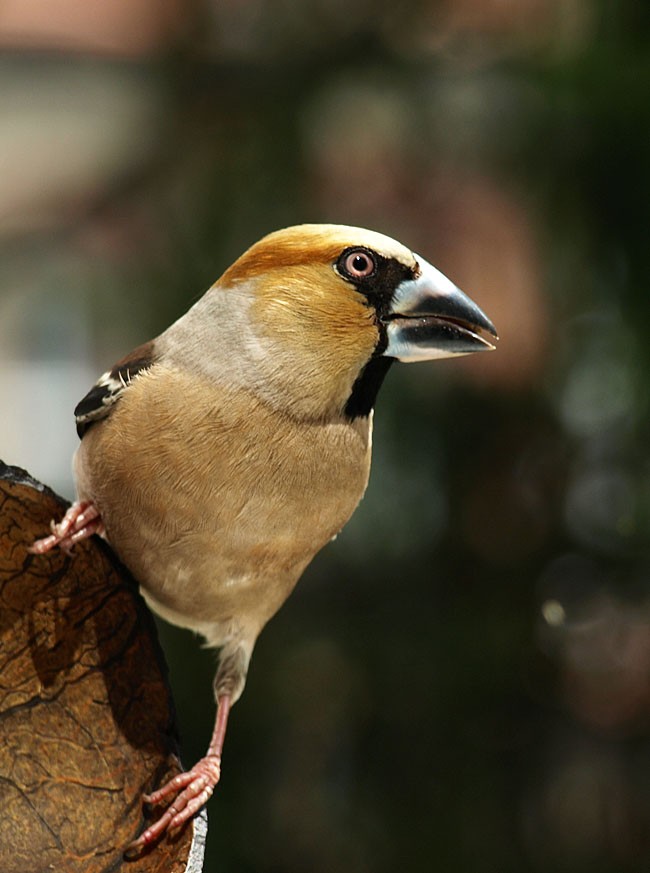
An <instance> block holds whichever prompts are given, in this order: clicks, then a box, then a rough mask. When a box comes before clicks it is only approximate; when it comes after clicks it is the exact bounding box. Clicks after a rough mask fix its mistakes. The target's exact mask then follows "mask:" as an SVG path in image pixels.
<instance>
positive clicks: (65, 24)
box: [0, 0, 650, 873]
mask: <svg viewBox="0 0 650 873" xmlns="http://www.w3.org/2000/svg"><path fill="white" fill-rule="evenodd" d="M649 25H650V5H648V4H647V3H642V2H641V3H640V2H634V0H619V2H607V0H404V2H401V3H396V2H385V0H381V2H371V0H330V2H326V0H302V2H299V0H284V2H281V0H221V2H218V0H193V2H182V0H131V2H127V0H112V2H100V0H59V2H56V3H52V2H45V0H22V2H18V0H13V2H6V3H4V4H2V5H1V6H0V166H1V167H2V172H1V173H0V255H1V257H0V404H1V405H0V408H1V409H2V415H1V416H0V456H2V457H3V459H4V460H5V461H7V462H8V463H14V464H19V465H21V466H24V467H27V468H28V469H29V470H30V472H31V473H33V474H34V475H36V476H38V477H39V478H41V479H43V480H44V481H46V482H47V483H48V484H50V485H52V486H54V487H56V488H57V489H58V490H60V491H61V492H63V493H64V494H65V495H66V496H68V497H72V495H73V486H72V481H71V478H70V472H69V462H70V456H71V454H72V452H73V450H74V448H75V445H76V437H75V434H74V426H73V421H72V409H73V408H74V406H75V404H76V402H77V401H78V400H79V399H80V398H81V396H83V394H84V393H85V392H86V390H87V389H88V388H89V387H90V385H91V384H92V383H93V382H94V380H95V378H96V377H97V376H98V375H99V374H100V373H101V372H103V371H104V370H105V369H106V368H107V367H108V366H109V365H111V364H112V363H113V362H114V361H115V360H117V359H118V358H119V357H121V356H122V355H123V354H124V353H125V352H127V351H128V350H129V349H130V348H132V347H134V346H135V345H136V344H138V343H139V342H141V341H144V340H146V339H149V338H150V337H152V336H154V335H155V334H157V333H158V332H160V331H161V330H162V329H163V328H164V327H166V326H167V325H168V324H169V323H170V322H171V321H172V320H173V319H175V318H176V317H178V316H179V315H180V314H181V313H182V312H183V311H185V310H186V309H187V308H188V306H189V305H190V303H192V302H193V301H194V300H195V299H196V297H197V296H198V295H199V294H200V293H201V292H202V291H203V290H205V289H206V288H207V287H208V286H209V285H210V284H211V283H212V282H213V281H214V280H215V279H216V278H217V277H218V275H219V274H220V273H221V271H222V270H223V269H224V268H225V267H226V266H227V265H228V264H229V263H231V262H232V260H234V258H235V257H237V256H238V255H239V254H240V253H241V252H242V251H243V250H244V248H246V247H247V246H248V245H249V244H251V243H252V242H254V241H255V240H256V239H257V238H259V237H260V236H261V235H263V234H264V233H266V232H268V231H270V230H273V229H275V228H278V227H281V226H284V225H287V224H294V223H298V222H301V221H333V222H341V223H346V224H359V225H362V226H368V227H372V228H374V229H376V230H380V231H383V232H385V233H388V234H390V235H392V236H394V237H396V238H398V239H400V240H401V241H402V242H404V243H406V244H407V245H409V246H410V247H412V248H413V249H415V250H416V251H418V252H420V253H421V254H422V255H423V256H424V257H426V258H427V259H429V260H431V261H433V262H434V263H435V264H436V265H437V266H438V267H439V268H440V269H441V270H443V272H445V273H446V274H447V275H449V276H450V278H452V279H453V280H454V281H455V282H456V283H457V284H458V285H460V287H461V288H463V290H465V291H466V292H467V293H468V294H470V296H471V297H472V298H473V299H475V300H476V301H477V302H478V303H479V304H480V305H481V306H482V308H483V309H484V310H485V311H486V312H487V313H488V314H489V315H490V317H491V318H492V319H493V320H494V322H495V323H496V325H497V327H498V328H499V332H500V335H501V341H500V344H499V348H498V351H497V352H496V353H494V354H492V355H481V356H476V357H474V358H467V359H462V360H456V361H448V362H442V363H433V364H423V365H419V366H417V367H409V366H398V367H396V368H394V370H393V371H392V372H391V374H390V376H389V378H388V380H387V384H386V385H385V387H384V389H383V390H382V393H381V395H380V398H379V403H378V408H377V411H376V416H375V423H376V429H375V456H374V467H373V473H372V477H371V484H370V487H369V490H368V493H367V495H366V497H365V499H364V501H363V502H362V504H361V506H360V508H359V510H358V511H357V513H356V515H355V517H354V518H353V520H352V522H351V523H350V524H349V526H348V527H347V528H346V529H345V531H344V532H343V533H342V534H341V535H340V536H339V538H338V539H337V541H336V542H335V543H333V544H332V545H330V546H328V547H327V548H326V549H325V550H324V552H323V553H322V554H320V555H319V556H318V557H317V558H316V560H315V561H314V563H313V565H312V566H311V567H310V568H309V570H308V571H307V573H306V574H305V576H304V578H303V580H302V582H301V584H300V585H299V587H298V589H297V590H296V592H295V594H294V595H293V596H292V598H291V599H290V600H289V602H288V603H287V604H286V606H285V607H284V608H283V610H282V611H281V612H280V614H279V615H278V616H277V617H276V618H275V619H274V620H273V621H272V622H271V624H270V625H269V627H268V628H267V629H266V630H265V631H264V633H263V634H262V636H261V638H260V640H259V642H258V646H257V648H256V651H255V654H254V657H253V662H252V667H251V672H250V674H249V682H248V687H247V690H246V693H245V695H244V697H243V698H242V700H241V702H240V703H239V704H238V705H237V707H236V709H235V710H234V712H233V716H232V720H231V727H230V733H229V736H228V738H227V742H226V750H225V758H224V767H223V781H222V783H221V785H220V786H219V788H218V790H217V791H216V793H215V796H214V798H213V799H212V801H211V802H210V805H209V821H210V826H209V838H208V852H207V858H206V863H205V870H206V871H207V873H234V871H251V873H252V871H255V873H267V871H268V873H271V871H274V873H275V871H287V873H293V871H296V873H297V871H315V873H321V871H323V873H324V871H328V873H329V871H341V873H348V871H350V873H352V871H354V873H366V871H373V873H374V871H377V873H382V871H389V870H390V871H393V870H400V871H433V870H436V871H437V870H441V871H445V873H456V871H458V873H461V871H462V873H509V871H512V873H527V871H540V873H547V871H549V873H550V871H553V873H556V871H560V873H562V871H570V873H581V871H589V873H628V871H645V870H648V869H650V732H649V724H650V596H649V593H650V592H649V588H650V585H649V578H650V577H649V572H648V571H649V560H648V557H649V556H648V532H649V528H650V465H649V463H648V453H647V448H646V446H647V443H648V433H649V427H650V412H649V408H648V399H647V397H648V392H647V387H646V386H647V381H648V372H649V366H650V352H649V348H650V347H649V345H648V341H647V323H648V319H649V316H650V294H649V293H648V288H649V285H650V281H649V280H650V276H649V271H650V257H649V242H648V238H649V220H648V219H649V209H648V203H649V201H650V179H649V170H650V99H649V95H650V26H649ZM161 637H162V640H163V644H164V646H165V649H166V652H167V655H168V659H169V663H170V669H171V678H172V683H173V687H174V693H175V698H176V704H177V707H178V711H179V722H180V727H181V732H182V740H183V750H184V760H185V763H186V765H190V764H191V763H193V762H194V760H196V759H197V758H198V757H200V756H201V755H202V754H203V752H204V749H205V746H206V744H207V741H208V739H209V734H210V728H211V722H212V717H213V703H212V699H211V680H212V675H213V669H214V655H213V653H210V652H206V651H203V650H201V649H200V647H199V645H198V641H197V640H195V639H193V638H192V636H191V635H190V634H188V633H185V632H181V631H177V630H174V629H171V628H168V627H163V626H161Z"/></svg>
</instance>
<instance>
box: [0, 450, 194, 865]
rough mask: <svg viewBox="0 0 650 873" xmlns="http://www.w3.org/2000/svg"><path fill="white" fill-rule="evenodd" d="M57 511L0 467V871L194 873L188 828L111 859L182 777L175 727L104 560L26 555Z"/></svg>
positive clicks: (135, 609)
mask: <svg viewBox="0 0 650 873" xmlns="http://www.w3.org/2000/svg"><path fill="white" fill-rule="evenodd" d="M65 508H66V505H65V503H64V502H63V501H62V500H61V499H60V498H58V497H57V496H56V495H55V494H53V493H52V492H51V491H49V490H48V489H46V488H44V487H43V486H41V485H39V484H38V483H36V482H34V481H33V480H31V479H30V478H29V477H28V476H27V474H25V473H24V472H23V471H22V470H19V469H17V468H14V467H6V466H5V465H3V464H1V463H0V808H1V809H2V815H0V870H2V873H14V871H15V873H18V871H20V873H40V871H52V870H56V871H66V873H67V871H70V873H76V871H79V873H82V871H83V873H94V871H112V873H114V871H122V870H125V871H126V870H129V871H133V873H140V871H143V873H144V871H147V873H150V871H151V873H153V871H156V873H157V871H160V873H162V871H165V873H177V871H185V870H187V869H188V860H189V858H190V855H191V854H192V855H193V860H192V862H191V863H190V864H189V866H190V867H191V869H193V870H200V866H201V863H200V857H198V858H197V846H196V845H195V846H194V849H193V850H192V849H191V844H192V837H193V831H194V825H193V824H192V823H191V824H190V825H189V826H188V827H186V828H185V829H184V830H183V831H181V833H180V834H178V835H176V837H175V838H174V839H165V840H164V841H162V842H161V843H160V844H159V845H158V846H156V847H155V848H154V849H153V850H152V851H150V852H149V853H148V854H146V855H145V856H143V857H141V858H139V859H137V860H135V861H129V862H127V861H124V860H123V859H122V851H123V849H124V847H125V846H126V845H127V844H128V843H129V842H130V841H131V840H132V839H133V838H134V837H136V836H137V835H138V834H139V833H140V831H141V830H142V828H143V827H144V825H145V819H144V817H143V807H142V800H141V795H142V792H143V791H150V790H152V789H153V788H155V787H157V786H158V785H160V784H161V783H162V782H164V781H166V780H167V779H168V778H169V777H170V776H171V775H173V774H174V773H176V772H178V771H179V770H180V769H181V768H180V764H179V760H178V749H177V742H176V735H175V728H174V713H173V707H172V702H171V696H170V691H169V688H168V685H167V680H166V667H165V664H164V661H163V658H162V653H161V651H160V648H159V646H158V641H157V636H156V631H155V627H154V624H153V621H152V618H151V615H150V614H149V612H148V610H147V608H146V606H145V605H144V603H143V601H142V600H141V598H140V596H139V594H138V593H137V589H136V586H135V585H134V583H133V581H132V580H131V578H130V577H129V575H128V573H127V572H126V571H125V570H124V568H122V567H121V566H120V564H119V563H118V562H117V560H116V558H115V557H114V556H113V555H112V553H111V551H110V549H109V548H108V547H106V546H105V545H104V543H102V542H101V541H100V540H99V539H98V538H97V537H93V539H92V540H90V541H86V542H84V543H81V544H79V545H77V546H76V547H75V550H74V555H73V556H72V557H69V556H67V555H65V554H64V553H63V552H61V551H59V550H57V551H55V552H53V553H51V554H48V555H44V556H35V555H30V554H29V553H28V552H27V547H28V546H29V545H30V543H32V542H33V541H34V539H36V538H37V537H39V536H43V535H44V534H45V533H46V532H47V530H48V525H49V522H50V519H51V518H53V517H56V518H60V517H61V515H62V514H63V512H64V510H65ZM199 829H201V824H199ZM198 855H199V856H200V848H199V849H198Z"/></svg>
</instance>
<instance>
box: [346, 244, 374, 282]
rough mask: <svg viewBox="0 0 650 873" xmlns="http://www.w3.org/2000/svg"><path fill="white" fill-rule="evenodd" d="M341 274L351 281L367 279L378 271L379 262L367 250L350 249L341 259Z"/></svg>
mask: <svg viewBox="0 0 650 873" xmlns="http://www.w3.org/2000/svg"><path fill="white" fill-rule="evenodd" d="M338 267H339V272H341V273H342V274H343V275H344V276H346V277H347V278H349V279H367V278H368V277H369V276H372V275H373V274H374V273H375V271H376V269H377V261H376V259H375V257H374V255H373V253H372V252H369V251H368V250H367V249H348V251H346V252H343V254H342V255H341V257H340V258H339V263H338Z"/></svg>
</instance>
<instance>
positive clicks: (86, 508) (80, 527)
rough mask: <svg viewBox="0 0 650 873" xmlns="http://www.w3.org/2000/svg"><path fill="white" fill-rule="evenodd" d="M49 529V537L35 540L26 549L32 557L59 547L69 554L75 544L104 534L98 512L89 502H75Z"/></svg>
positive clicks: (52, 522) (51, 523)
mask: <svg viewBox="0 0 650 873" xmlns="http://www.w3.org/2000/svg"><path fill="white" fill-rule="evenodd" d="M50 529H51V531H52V533H51V534H50V536H49V537H43V539H42V540H36V542H35V543H34V544H33V545H32V546H30V548H29V549H28V551H29V552H31V553H32V554H33V555H44V554H45V552H49V551H50V550H51V549H54V548H55V547H56V546H59V548H61V549H63V551H64V552H67V553H68V554H70V550H71V549H72V547H73V546H74V544H75V543H78V542H79V541H80V540H85V539H87V538H88V537H90V536H92V535H93V534H96V533H98V534H103V533H104V525H103V523H102V519H101V516H100V514H99V510H98V509H97V507H96V506H95V505H94V503H91V502H90V501H89V500H81V501H79V500H75V502H74V503H73V504H72V506H71V507H70V508H69V509H68V511H67V512H66V514H65V515H64V516H63V518H62V519H61V521H60V522H59V523H58V524H56V523H55V522H54V521H51V522H50Z"/></svg>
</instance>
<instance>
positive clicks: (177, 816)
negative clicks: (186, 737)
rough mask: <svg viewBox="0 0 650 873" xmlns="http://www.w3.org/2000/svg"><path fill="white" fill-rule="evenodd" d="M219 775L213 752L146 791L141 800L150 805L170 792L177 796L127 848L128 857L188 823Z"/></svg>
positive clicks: (212, 788) (217, 761)
mask: <svg viewBox="0 0 650 873" xmlns="http://www.w3.org/2000/svg"><path fill="white" fill-rule="evenodd" d="M220 776H221V757H220V756H219V755H214V754H212V755H206V756H205V758H201V760H200V761H198V762H197V763H196V764H195V765H194V766H193V767H192V769H191V770H188V771H187V772H186V773H179V774H178V775H177V776H174V778H173V779H170V780H169V782H167V783H166V784H165V785H163V786H162V788H158V789H157V790H156V791H153V792H152V793H151V794H145V795H144V796H143V800H144V801H145V803H148V804H152V805H153V804H157V803H160V801H161V800H164V799H165V798H166V797H169V796H171V795H176V799H175V800H174V801H172V803H171V805H170V806H168V807H167V809H166V810H165V811H164V812H163V814H162V815H161V816H160V818H159V819H158V821H156V822H154V824H152V825H150V826H149V827H148V828H147V829H146V830H144V831H143V832H142V833H141V834H140V836H139V837H138V838H137V839H136V840H133V842H132V843H130V844H129V845H128V846H127V847H126V850H125V852H124V855H125V857H126V858H127V859H130V858H135V857H137V856H138V855H139V854H140V852H141V851H142V850H143V849H145V848H146V847H147V846H149V845H151V843H153V842H155V841H156V840H157V839H158V838H159V837H161V836H162V835H163V834H164V833H165V832H167V831H170V830H173V829H175V828H179V827H181V826H182V825H184V824H185V823H186V822H188V821H189V820H190V819H191V818H192V816H194V815H195V814H196V813H197V812H198V811H199V810H200V809H201V807H202V806H205V804H206V803H207V802H208V800H209V799H210V797H211V796H212V792H213V791H214V787H215V785H216V784H217V783H218V782H219V778H220ZM179 792H180V793H179Z"/></svg>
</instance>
